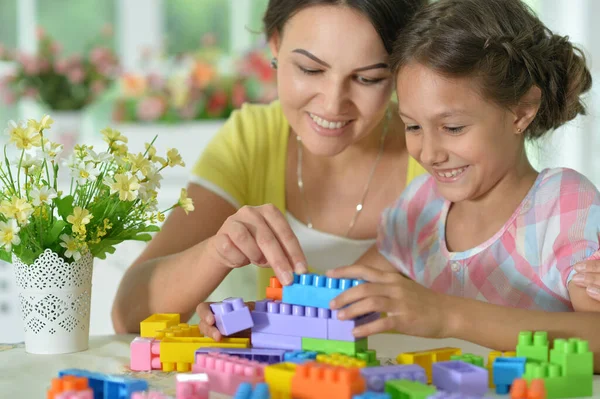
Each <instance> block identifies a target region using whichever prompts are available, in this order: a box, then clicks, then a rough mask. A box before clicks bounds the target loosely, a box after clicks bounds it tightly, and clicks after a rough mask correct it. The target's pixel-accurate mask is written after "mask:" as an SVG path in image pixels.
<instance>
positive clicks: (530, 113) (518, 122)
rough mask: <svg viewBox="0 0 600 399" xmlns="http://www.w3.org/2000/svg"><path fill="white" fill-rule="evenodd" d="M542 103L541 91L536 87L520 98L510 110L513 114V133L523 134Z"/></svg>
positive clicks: (532, 87)
mask: <svg viewBox="0 0 600 399" xmlns="http://www.w3.org/2000/svg"><path fill="white" fill-rule="evenodd" d="M541 102H542V91H541V90H540V88H539V87H537V86H531V88H530V89H529V90H528V91H527V93H525V94H524V95H523V97H521V100H520V101H519V103H518V104H517V105H515V106H514V107H513V108H512V111H513V114H514V118H515V119H514V122H513V125H514V131H515V132H516V133H517V134H521V133H522V132H524V131H525V130H526V129H527V127H528V126H529V125H530V124H531V122H532V121H533V120H534V119H535V116H536V115H537V113H538V111H539V110H540V105H541Z"/></svg>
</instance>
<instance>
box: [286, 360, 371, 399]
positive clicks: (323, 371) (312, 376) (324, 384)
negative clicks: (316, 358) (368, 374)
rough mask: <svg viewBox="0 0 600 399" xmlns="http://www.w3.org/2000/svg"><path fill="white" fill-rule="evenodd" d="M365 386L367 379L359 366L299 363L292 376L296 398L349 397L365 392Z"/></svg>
mask: <svg viewBox="0 0 600 399" xmlns="http://www.w3.org/2000/svg"><path fill="white" fill-rule="evenodd" d="M365 387H366V383H365V380H364V378H363V377H362V376H361V375H360V372H359V370H358V369H357V368H344V367H336V366H331V365H329V364H323V363H315V362H311V363H304V364H299V365H297V366H296V373H295V374H294V376H293V377H292V397H293V398H294V399H320V398H327V399H349V398H351V397H352V396H353V395H356V394H359V393H363V392H364V391H365Z"/></svg>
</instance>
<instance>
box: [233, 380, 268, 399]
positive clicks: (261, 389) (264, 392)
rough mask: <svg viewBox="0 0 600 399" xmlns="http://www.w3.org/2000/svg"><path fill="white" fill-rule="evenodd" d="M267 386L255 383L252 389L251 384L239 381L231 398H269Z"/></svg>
mask: <svg viewBox="0 0 600 399" xmlns="http://www.w3.org/2000/svg"><path fill="white" fill-rule="evenodd" d="M270 397H271V395H270V394H269V386H268V385H267V384H265V383H260V384H256V386H255V387H254V390H252V384H250V383H248V382H244V383H241V384H240V386H239V387H238V390H237V392H236V393H235V396H234V397H233V399H270Z"/></svg>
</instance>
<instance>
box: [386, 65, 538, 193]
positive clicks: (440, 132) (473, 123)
mask: <svg viewBox="0 0 600 399" xmlns="http://www.w3.org/2000/svg"><path fill="white" fill-rule="evenodd" d="M397 78H398V79H397V91H398V102H399V113H400V117H401V118H402V120H403V121H404V123H405V124H406V145H407V148H408V151H409V153H410V155H411V156H412V157H414V158H415V159H416V160H417V161H419V162H420V163H421V164H422V165H423V166H424V167H425V168H426V169H427V171H428V172H429V173H430V174H431V175H432V176H433V177H434V178H435V179H436V182H437V186H438V189H439V190H440V194H441V195H443V196H444V197H445V198H446V199H447V200H449V201H451V202H460V201H475V200H477V199H480V198H483V197H484V196H485V195H486V194H488V193H489V192H490V191H492V190H493V188H494V187H495V186H496V185H498V183H500V182H501V181H503V180H504V179H505V178H506V177H507V176H512V175H513V173H515V172H516V173H519V168H522V166H523V162H522V160H523V159H526V158H523V157H524V156H525V155H524V143H523V137H522V134H519V133H518V131H517V123H518V118H517V117H516V115H515V114H514V113H513V112H511V111H510V110H507V109H505V108H502V107H500V106H498V105H496V104H495V103H492V102H490V101H488V100H486V99H484V98H483V97H482V96H481V95H480V94H479V91H478V87H477V85H476V83H477V82H476V81H475V80H474V79H472V78H448V77H445V76H442V75H440V74H438V73H436V72H434V71H433V70H431V69H429V68H427V67H425V66H423V65H421V64H418V63H412V64H409V65H407V66H405V67H403V68H402V69H401V70H400V72H399V74H398V77H397Z"/></svg>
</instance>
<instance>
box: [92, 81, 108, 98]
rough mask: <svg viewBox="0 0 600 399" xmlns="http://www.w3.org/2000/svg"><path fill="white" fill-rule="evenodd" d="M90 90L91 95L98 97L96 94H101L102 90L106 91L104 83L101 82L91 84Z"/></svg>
mask: <svg viewBox="0 0 600 399" xmlns="http://www.w3.org/2000/svg"><path fill="white" fill-rule="evenodd" d="M90 89H91V90H92V93H94V94H95V95H98V94H100V93H102V92H103V91H104V90H106V84H105V83H104V82H102V81H101V80H95V81H94V82H92V85H91V86H90Z"/></svg>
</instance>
